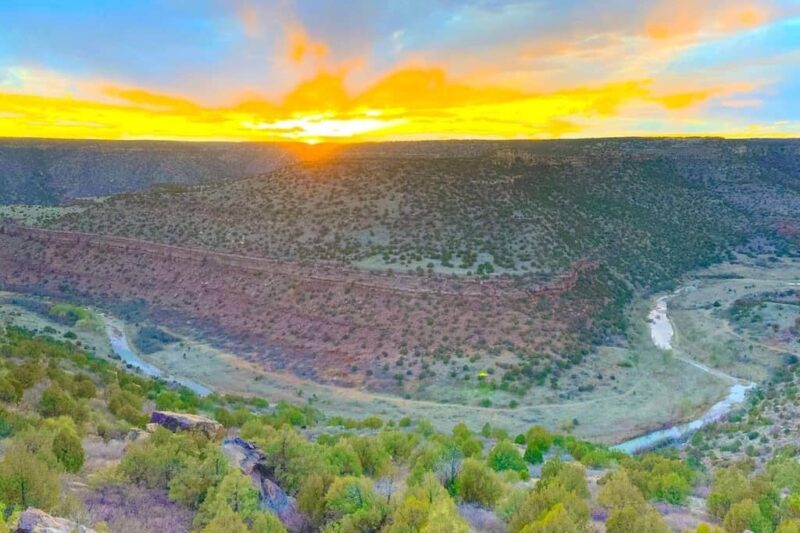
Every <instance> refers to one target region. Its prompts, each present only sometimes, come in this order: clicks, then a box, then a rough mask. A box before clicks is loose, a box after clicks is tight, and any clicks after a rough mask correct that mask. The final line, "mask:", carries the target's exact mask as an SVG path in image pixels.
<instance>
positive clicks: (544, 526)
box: [521, 503, 581, 533]
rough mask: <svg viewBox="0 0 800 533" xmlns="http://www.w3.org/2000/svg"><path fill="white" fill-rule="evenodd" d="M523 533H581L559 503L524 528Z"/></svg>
mask: <svg viewBox="0 0 800 533" xmlns="http://www.w3.org/2000/svg"><path fill="white" fill-rule="evenodd" d="M521 533H581V529H580V528H579V527H578V525H577V524H576V523H575V521H574V520H573V519H572V517H571V516H570V515H569V513H568V512H567V510H566V509H565V508H564V506H563V505H562V504H560V503H557V504H556V505H555V506H554V507H553V508H552V509H550V510H549V511H547V512H546V513H545V515H544V516H543V517H542V518H541V519H539V520H537V521H536V522H533V523H532V524H528V525H527V526H525V527H524V528H522V531H521Z"/></svg>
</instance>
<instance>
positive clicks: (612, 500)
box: [597, 469, 646, 510]
mask: <svg viewBox="0 0 800 533" xmlns="http://www.w3.org/2000/svg"><path fill="white" fill-rule="evenodd" d="M597 501H598V503H600V505H602V506H603V507H605V508H607V509H610V510H614V509H621V508H622V507H632V508H634V509H639V508H641V507H643V506H644V505H645V503H646V502H645V499H644V496H642V493H641V491H639V489H638V488H636V487H635V486H634V485H633V483H631V481H630V479H629V478H628V473H627V472H626V471H625V470H624V469H623V470H618V471H617V472H615V473H614V475H612V476H611V478H610V479H609V480H608V481H606V482H605V484H604V485H603V488H602V489H600V493H599V494H598V495H597Z"/></svg>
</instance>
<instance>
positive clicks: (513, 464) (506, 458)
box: [488, 440, 528, 474]
mask: <svg viewBox="0 0 800 533" xmlns="http://www.w3.org/2000/svg"><path fill="white" fill-rule="evenodd" d="M488 462H489V466H491V467H492V469H493V470H494V471H496V472H502V471H504V470H513V471H514V472H520V473H522V474H527V473H528V466H527V465H526V464H525V460H524V459H523V458H522V455H520V453H519V450H517V447H516V445H514V443H512V442H511V441H507V440H503V441H500V442H498V443H497V444H495V445H494V448H492V449H491V451H489V458H488Z"/></svg>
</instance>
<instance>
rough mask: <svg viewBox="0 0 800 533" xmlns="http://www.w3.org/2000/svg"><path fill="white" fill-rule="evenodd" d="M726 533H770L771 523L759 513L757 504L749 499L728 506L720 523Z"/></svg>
mask: <svg viewBox="0 0 800 533" xmlns="http://www.w3.org/2000/svg"><path fill="white" fill-rule="evenodd" d="M722 525H723V527H724V528H725V531H727V532H728V533H742V531H745V530H748V529H749V530H750V531H752V532H753V533H772V522H771V521H770V520H769V519H768V518H767V517H765V516H764V515H763V514H762V513H761V509H760V508H759V506H758V504H757V503H756V502H754V501H753V500H750V499H744V500H741V501H738V502H736V503H734V504H732V505H731V506H730V509H728V512H727V513H726V514H725V520H724V521H723V523H722Z"/></svg>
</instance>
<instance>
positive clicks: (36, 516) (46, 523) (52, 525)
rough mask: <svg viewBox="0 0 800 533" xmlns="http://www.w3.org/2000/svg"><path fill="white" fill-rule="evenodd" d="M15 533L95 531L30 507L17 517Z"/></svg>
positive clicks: (89, 532) (93, 532)
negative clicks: (17, 522) (17, 523)
mask: <svg viewBox="0 0 800 533" xmlns="http://www.w3.org/2000/svg"><path fill="white" fill-rule="evenodd" d="M15 531H16V533H72V532H77V533H95V531H94V529H90V528H88V527H86V526H81V525H79V524H76V523H75V522H73V521H72V520H67V519H66V518H58V517H55V516H50V515H49V514H47V513H45V512H44V511H42V510H40V509H34V508H30V509H28V510H26V511H25V512H23V513H22V514H21V515H20V517H19V525H17V529H16V530H15Z"/></svg>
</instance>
